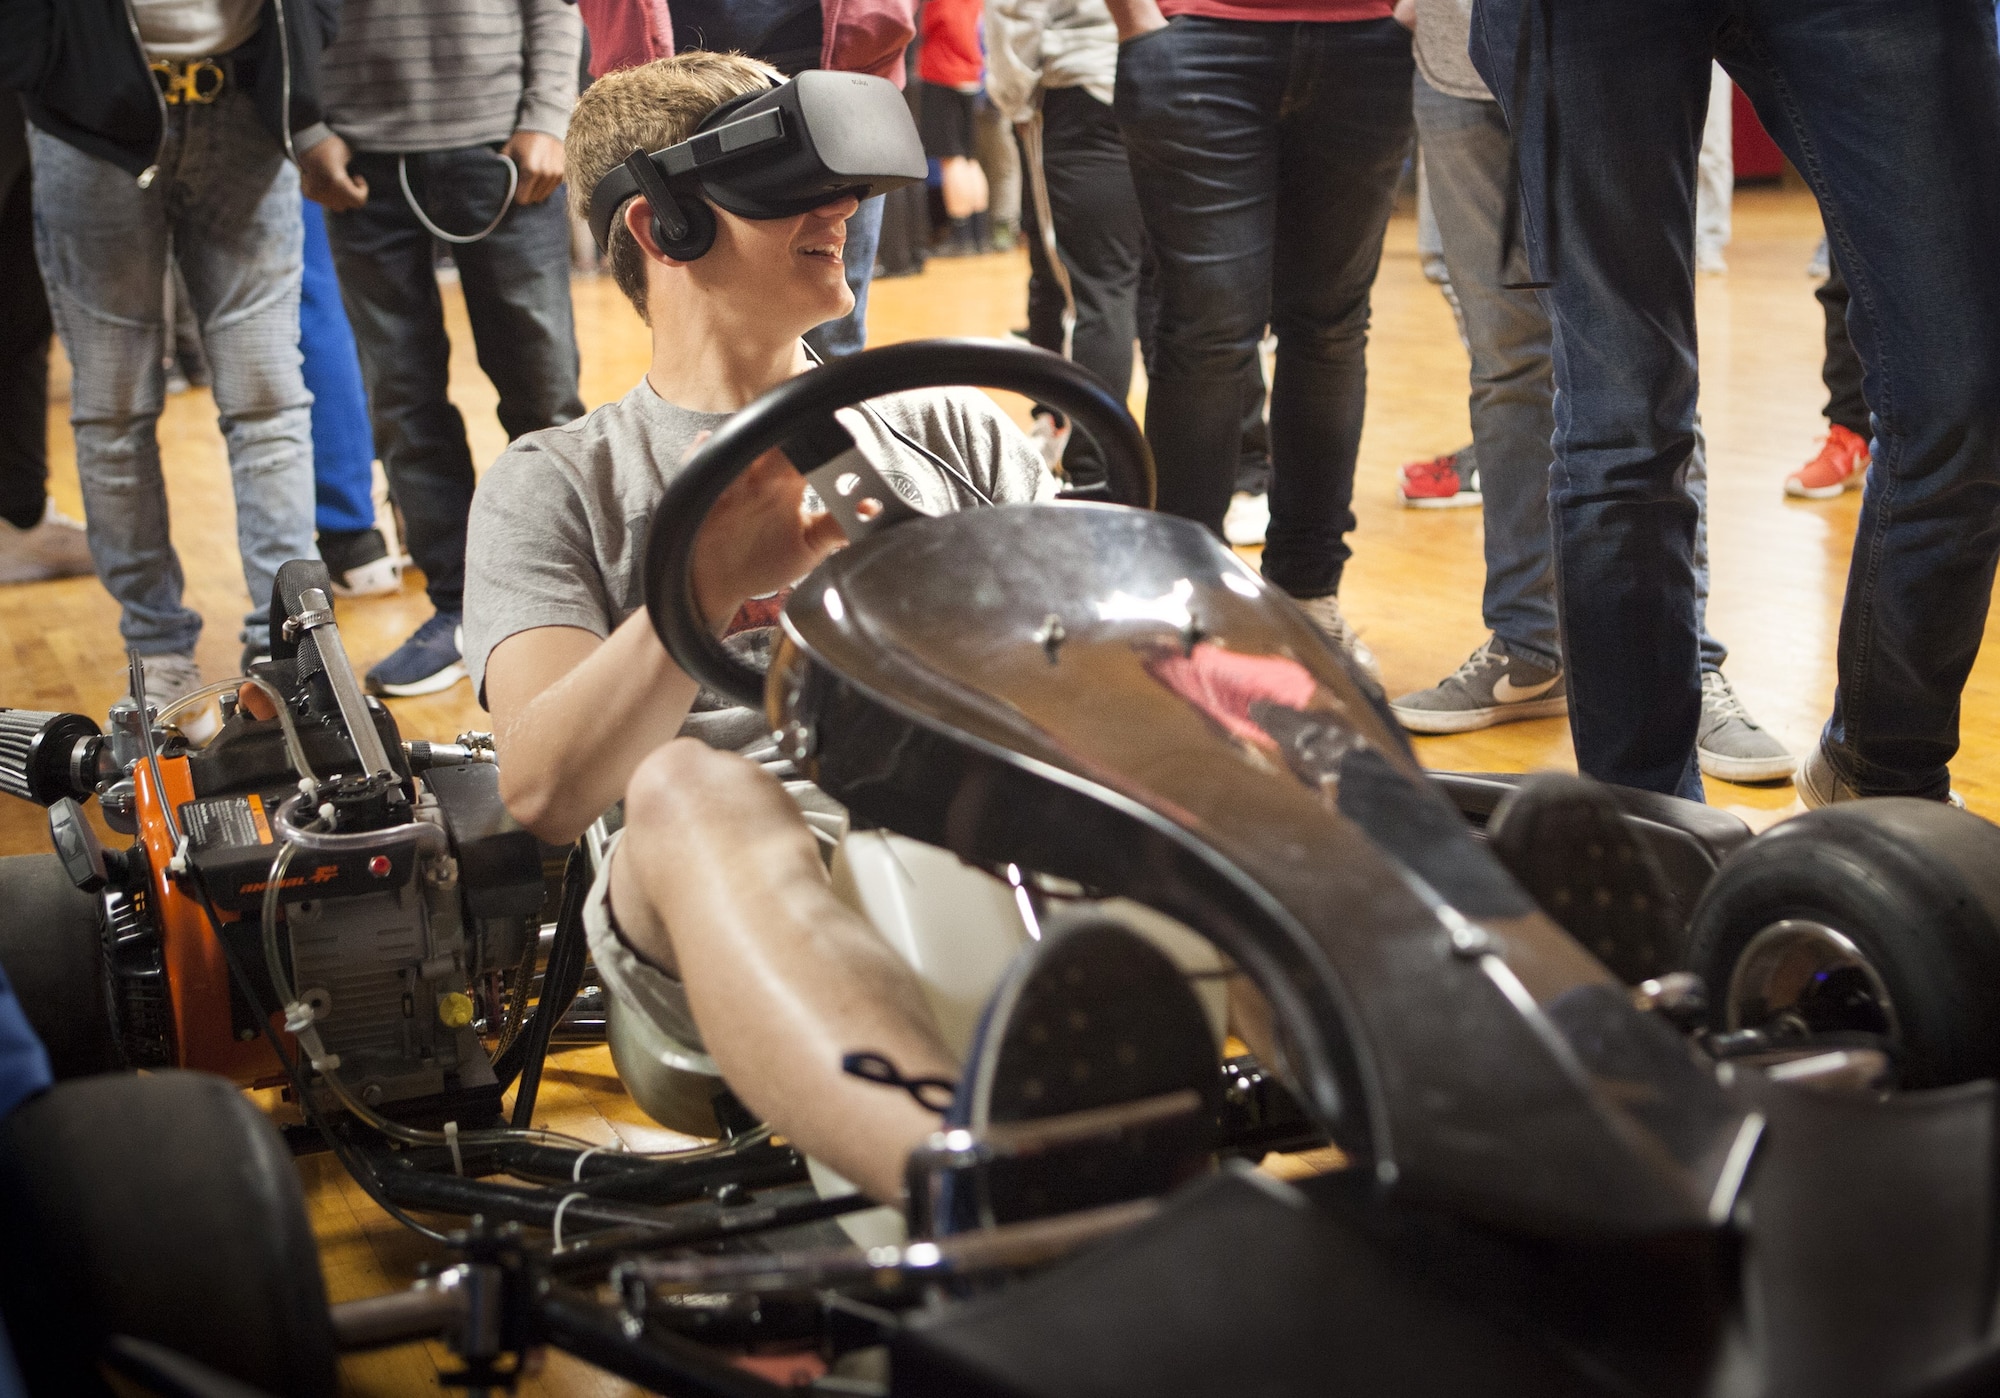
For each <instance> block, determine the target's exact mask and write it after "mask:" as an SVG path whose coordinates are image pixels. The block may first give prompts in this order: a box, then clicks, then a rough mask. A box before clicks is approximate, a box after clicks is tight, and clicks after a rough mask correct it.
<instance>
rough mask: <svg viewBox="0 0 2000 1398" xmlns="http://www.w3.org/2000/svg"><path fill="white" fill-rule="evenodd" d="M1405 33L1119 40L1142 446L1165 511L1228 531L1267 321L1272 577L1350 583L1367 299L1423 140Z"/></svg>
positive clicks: (1281, 581) (1170, 34) (1253, 33)
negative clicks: (1140, 292)
mask: <svg viewBox="0 0 2000 1398" xmlns="http://www.w3.org/2000/svg"><path fill="white" fill-rule="evenodd" d="M1413 71H1414V65H1413V64H1412V62H1411V60H1410V36H1409V33H1408V32H1407V31H1406V30H1404V29H1403V27H1402V26H1401V25H1399V24H1397V23H1396V22H1395V21H1394V20H1389V19H1382V20H1364V21H1357V22H1352V23H1341V24H1311V23H1304V24H1293V23H1265V22H1253V21H1238V20H1221V19H1208V18H1203V17H1198V16H1189V15H1183V16H1181V17H1180V18H1177V19H1175V20H1173V21H1172V22H1171V23H1170V24H1168V25H1167V27H1166V28H1164V29H1160V30H1155V31H1153V32H1152V33H1149V34H1143V35H1140V36H1139V37H1138V38H1135V39H1131V40H1128V41H1127V42H1126V43H1124V44H1122V45H1120V47H1119V50H1118V81H1117V86H1116V88H1115V92H1114V101H1113V104H1112V105H1113V110H1114V111H1115V112H1116V114H1117V117H1118V125H1119V127H1120V129H1121V130H1122V131H1123V132H1124V136H1125V148H1126V151H1127V153H1128V155H1129V156H1130V159H1131V166H1132V182H1133V185H1134V187H1135V188H1136V189H1137V191H1138V195H1139V209H1140V213H1141V214H1142V215H1143V217H1144V219H1145V223H1146V236H1147V239H1148V241H1149V243H1150V245H1151V247H1152V251H1153V256H1154V258H1155V260H1156V264H1157V281H1156V285H1157V287H1158V295H1159V318H1158V326H1157V330H1156V332H1155V337H1154V344H1153V348H1152V350H1151V352H1150V353H1151V387H1150V388H1149V389H1148V390H1147V394H1146V438H1147V440H1148V441H1149V442H1150V443H1151V444H1152V448H1153V456H1154V460H1155V462H1156V464H1157V466H1158V469H1159V485H1160V491H1159V504H1160V508H1161V509H1162V510H1164V511H1166V512H1168V513H1170V514H1177V515H1181V516H1183V517H1185V518H1188V519H1192V520H1196V521H1198V522H1199V523H1202V524H1205V525H1207V526H1208V527H1209V528H1211V529H1213V530H1216V531H1217V532H1218V533H1219V532H1220V531H1221V529H1222V517H1223V514H1224V513H1225V512H1226V511H1227V509H1228V507H1229V496H1230V491H1231V488H1232V486H1233V485H1234V481H1235V471H1236V462H1237V457H1238V455H1239V454H1240V439H1241V437H1242V430H1243V416H1244V406H1245V398H1244V395H1245V393H1246V389H1247V385H1248V383H1249V375H1250V370H1251V368H1252V366H1253V364H1254V363H1255V361H1256V355H1257V342H1258V341H1259V340H1260V339H1261V338H1262V336H1263V333H1264V327H1265V325H1266V324H1267V323H1268V324H1269V325H1270V327H1271V328H1272V330H1274V331H1275V332H1276V333H1277V336H1278V358H1277V371H1276V374H1275V375H1274V377H1273V379H1272V383H1271V527H1270V532H1269V534H1268V536H1267V540H1266V543H1265V546H1264V573H1265V576H1267V577H1269V578H1270V579H1271V581H1272V582H1273V583H1275V584H1277V585H1278V586H1279V587H1282V588H1283V589H1284V590H1285V591H1287V592H1289V593H1291V594H1292V595H1293V596H1295V597H1321V596H1325V595H1327V594H1329V593H1333V592H1337V591H1338V590H1339V588H1340V575H1341V570H1342V568H1343V567H1345V565H1346V563H1347V559H1348V556H1349V550H1348V547H1347V540H1346V535H1347V533H1348V531H1349V530H1351V529H1353V527H1354V512H1353V509H1352V498H1353V493H1354V458H1355V453H1356V450H1357V449H1358V447H1359V445H1360V441H1361V417H1362V408H1363V405H1364V403H1365V401H1366V398H1367V390H1368V364H1367V349H1368V298H1369V292H1370V289H1371V288H1372V287H1373V285H1374V282H1375V271H1376V268H1377V266H1378V265H1379V264H1380V262H1381V258H1382V231H1383V228H1384V226H1385V225H1386V224H1387V222H1388V218H1389V210H1390V205H1391V203H1392V201H1393V199H1394V196H1395V185H1396V179H1397V177H1398V175H1399V174H1400V173H1401V171H1402V167H1403V159H1404V157H1405V156H1406V155H1407V154H1408V152H1409V145H1410V75H1411V73H1412V72H1413Z"/></svg>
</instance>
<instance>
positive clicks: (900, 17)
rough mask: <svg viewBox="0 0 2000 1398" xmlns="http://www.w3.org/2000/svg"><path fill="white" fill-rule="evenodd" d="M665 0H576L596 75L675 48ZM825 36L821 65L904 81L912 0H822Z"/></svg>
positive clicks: (646, 60) (911, 33)
mask: <svg viewBox="0 0 2000 1398" xmlns="http://www.w3.org/2000/svg"><path fill="white" fill-rule="evenodd" d="M667 4H668V0H577V10H578V11H579V12H580V13H581V14H582V16H583V24H584V28H586V29H588V30H589V31H590V71H591V75H592V76H594V77H602V76H603V75H604V74H606V73H610V72H614V71H616V70H617V69H619V68H633V67H637V66H638V65H639V64H641V63H650V62H652V61H653V60H654V59H656V58H667V57H670V56H671V55H672V54H673V51H674V26H673V21H672V20H670V19H669V18H668V17H667ZM820 14H821V16H822V19H823V27H824V32H825V35H826V37H825V39H824V40H823V42H822V47H821V49H820V56H819V66H820V67H822V68H830V69H832V70H834V71H835V72H841V73H872V74H873V75H874V76H876V77H878V78H887V79H888V80H889V81H890V82H892V83H894V84H895V85H896V86H897V87H901V86H902V85H903V50H904V49H906V48H908V47H909V44H910V40H911V39H912V38H913V37H914V36H915V35H916V32H917V26H916V0H820Z"/></svg>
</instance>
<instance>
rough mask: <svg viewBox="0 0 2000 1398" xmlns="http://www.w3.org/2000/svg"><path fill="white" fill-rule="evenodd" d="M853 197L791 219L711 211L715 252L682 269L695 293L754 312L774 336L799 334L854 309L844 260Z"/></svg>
mask: <svg viewBox="0 0 2000 1398" xmlns="http://www.w3.org/2000/svg"><path fill="white" fill-rule="evenodd" d="M859 207H860V204H859V201H857V200H856V199H854V198H853V197H852V196H851V195H850V196H845V197H842V198H840V199H836V200H834V201H832V202H831V203H827V204H822V205H820V207H818V208H817V209H814V210H812V211H811V212H809V213H803V214H794V215H792V216H791V217H789V218H768V219H751V218H740V217H738V216H737V215H735V214H732V213H730V212H728V211H727V210H726V209H717V210H715V224H716V228H715V246H713V247H712V248H710V249H709V250H708V253H707V254H706V255H705V256H703V257H701V258H700V259H698V260H696V261H694V262H691V263H684V264H680V265H681V266H683V267H684V268H685V270H686V274H687V276H688V277H689V279H690V281H691V282H692V284H693V285H694V286H695V287H698V288H700V289H701V290H702V291H703V292H705V293H707V294H709V295H711V296H722V297H726V298H728V299H730V300H732V301H736V302H738V303H739V304H741V305H742V306H744V307H746V308H749V309H752V310H754V312H755V314H756V316H757V318H758V319H759V320H760V321H761V322H763V323H764V324H766V325H769V326H771V327H772V328H773V329H774V330H780V331H782V332H783V333H785V334H788V335H803V334H804V333H805V332H806V331H808V330H810V329H812V328H813V327H814V326H816V325H824V324H825V323H826V322H827V321H829V320H838V319H839V318H840V317H842V316H844V315H846V314H847V313H848V312H849V311H851V310H853V309H854V292H853V291H852V290H850V289H849V287H848V285H847V268H846V266H845V264H844V263H843V262H842V261H841V253H842V250H843V249H844V248H845V247H846V245H847V220H848V219H849V218H850V217H852V216H853V214H854V211H855V210H856V209H857V208H859Z"/></svg>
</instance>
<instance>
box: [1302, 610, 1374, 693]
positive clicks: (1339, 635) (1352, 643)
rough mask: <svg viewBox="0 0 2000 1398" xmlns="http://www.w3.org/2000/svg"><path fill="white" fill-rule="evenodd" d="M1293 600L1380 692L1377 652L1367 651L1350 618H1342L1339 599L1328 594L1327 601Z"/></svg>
mask: <svg viewBox="0 0 2000 1398" xmlns="http://www.w3.org/2000/svg"><path fill="white" fill-rule="evenodd" d="M1292 600H1293V601H1294V602H1297V603H1298V604H1299V606H1300V607H1302V608H1304V609H1305V614H1306V615H1307V616H1309V617H1311V618H1312V624H1313V625H1314V626H1317V627H1318V628H1319V629H1320V630H1321V631H1322V632H1324V633H1325V635H1326V638H1327V639H1328V640H1329V641H1332V642H1333V643H1334V645H1335V646H1337V647H1339V648H1340V649H1341V650H1344V651H1346V652H1347V657H1348V659H1350V660H1352V661H1353V662H1354V663H1355V665H1356V667H1358V668H1359V669H1360V671H1361V673H1362V674H1364V675H1366V676H1368V678H1369V679H1371V680H1373V681H1374V682H1375V687H1376V688H1377V689H1380V688H1381V687H1382V665H1381V662H1380V661H1378V660H1376V658H1375V652H1374V651H1372V650H1370V649H1368V646H1367V643H1366V642H1364V641H1363V640H1362V639H1361V637H1360V636H1359V635H1358V634H1356V632H1355V630H1354V628H1353V627H1352V626H1349V625H1348V624H1347V618H1346V617H1345V616H1343V615H1342V614H1341V610H1340V599H1339V598H1338V597H1335V596H1333V595H1332V594H1328V595H1327V596H1325V597H1294V598H1293V599H1292Z"/></svg>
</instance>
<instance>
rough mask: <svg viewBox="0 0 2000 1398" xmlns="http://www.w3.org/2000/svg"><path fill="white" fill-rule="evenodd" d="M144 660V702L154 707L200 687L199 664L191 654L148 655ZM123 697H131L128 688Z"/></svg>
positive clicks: (172, 700) (164, 705) (163, 704)
mask: <svg viewBox="0 0 2000 1398" xmlns="http://www.w3.org/2000/svg"><path fill="white" fill-rule="evenodd" d="M144 660H145V663H146V702H147V703H148V704H151V705H152V706H153V707H154V708H156V709H164V708H166V707H167V705H169V704H171V703H173V702H174V700H176V699H179V698H180V697H181V696H183V695H186V694H192V693H194V692H195V691H196V690H197V689H200V688H201V665H200V664H199V663H198V662H197V661H196V660H195V658H194V657H193V656H192V655H148V656H146V657H144ZM124 697H125V698H126V699H129V698H131V697H132V696H131V694H130V692H129V690H128V692H127V693H126V694H125V696H124Z"/></svg>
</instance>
